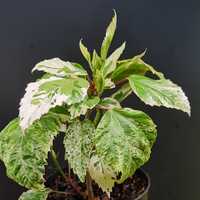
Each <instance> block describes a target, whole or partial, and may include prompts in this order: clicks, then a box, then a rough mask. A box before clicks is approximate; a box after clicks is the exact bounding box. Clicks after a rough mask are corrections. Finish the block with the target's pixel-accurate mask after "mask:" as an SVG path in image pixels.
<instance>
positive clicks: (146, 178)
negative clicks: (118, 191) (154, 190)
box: [47, 169, 151, 200]
mask: <svg viewBox="0 0 200 200" xmlns="http://www.w3.org/2000/svg"><path fill="white" fill-rule="evenodd" d="M136 173H137V176H139V177H140V178H141V179H143V180H144V181H145V182H146V188H145V190H144V192H143V193H141V194H140V195H139V196H138V197H137V198H135V197H133V196H132V197H131V196H130V198H129V200H148V193H149V189H150V186H151V181H150V177H149V175H148V174H147V173H146V172H145V171H144V170H143V169H138V170H137V171H136ZM55 177H56V176H55V175H51V176H50V177H48V179H47V180H48V181H47V187H50V186H51V184H48V182H52V180H53V179H54V178H55ZM53 182H54V181H53Z"/></svg>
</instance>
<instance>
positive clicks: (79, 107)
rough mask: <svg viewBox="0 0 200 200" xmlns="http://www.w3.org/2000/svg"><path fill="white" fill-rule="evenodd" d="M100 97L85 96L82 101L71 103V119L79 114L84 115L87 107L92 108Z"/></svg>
mask: <svg viewBox="0 0 200 200" xmlns="http://www.w3.org/2000/svg"><path fill="white" fill-rule="evenodd" d="M99 101H100V99H99V97H97V96H93V97H87V98H86V99H85V100H84V101H83V102H80V103H76V104H73V105H71V106H70V107H69V109H68V110H69V112H70V115H71V119H74V118H76V117H79V116H80V115H85V114H86V112H87V111H88V109H92V108H94V107H95V106H96V105H97V104H98V103H99Z"/></svg>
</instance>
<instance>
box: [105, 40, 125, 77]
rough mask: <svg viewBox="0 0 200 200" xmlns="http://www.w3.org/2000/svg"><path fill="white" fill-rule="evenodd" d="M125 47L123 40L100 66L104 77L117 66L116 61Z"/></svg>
mask: <svg viewBox="0 0 200 200" xmlns="http://www.w3.org/2000/svg"><path fill="white" fill-rule="evenodd" d="M125 47H126V43H125V42H124V43H123V44H122V45H121V46H120V47H119V48H117V49H116V50H115V51H114V52H113V53H112V54H111V55H110V56H109V57H108V58H107V59H106V60H105V63H104V65H103V66H102V71H103V75H104V77H106V76H108V75H109V74H110V73H112V72H113V71H114V70H115V68H116V67H117V61H118V59H119V58H120V56H121V54H122V53H123V51H124V49H125Z"/></svg>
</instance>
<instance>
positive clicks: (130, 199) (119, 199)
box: [47, 169, 151, 200]
mask: <svg viewBox="0 0 200 200" xmlns="http://www.w3.org/2000/svg"><path fill="white" fill-rule="evenodd" d="M57 177H58V176H57V175H53V176H51V177H49V178H48V179H47V186H48V187H51V188H52V187H54V185H52V183H53V182H56V181H57ZM73 179H74V180H75V179H76V178H75V176H74V177H73ZM59 180H60V184H61V185H62V182H64V180H63V179H62V178H61V179H59ZM76 180H77V179H76ZM76 180H75V181H76ZM137 180H139V182H141V183H142V184H141V185H140V184H138V181H137ZM78 184H79V186H80V185H81V187H83V188H84V184H80V183H78ZM127 185H133V187H135V188H137V189H136V190H137V195H135V194H136V193H135V191H133V192H132V191H131V190H130V189H128V191H129V193H130V194H128V193H126V192H124V191H123V194H122V193H120V192H119V194H120V195H118V191H122V190H123V189H122V190H121V188H124V187H126V186H127ZM150 185H151V182H150V178H149V176H148V174H147V173H146V172H145V171H144V170H142V169H138V170H137V171H136V173H135V175H134V176H133V178H129V179H128V180H126V181H125V182H124V183H122V184H120V185H118V186H115V188H114V189H113V193H111V198H110V200H148V192H149V188H150ZM96 186H97V185H94V190H96V189H97V187H96ZM62 187H63V186H61V187H60V188H62ZM133 187H130V188H133ZM61 190H63V188H62V189H61ZM65 191H66V190H65ZM97 191H98V190H97ZM97 191H95V192H96V193H97V194H98V195H99V196H100V200H107V199H108V198H105V195H103V193H102V192H100V193H99V192H97ZM123 196H124V197H123ZM65 199H66V198H61V197H58V198H57V197H50V198H48V200H65ZM69 199H73V200H83V198H81V197H80V196H77V198H76V197H73V198H69Z"/></svg>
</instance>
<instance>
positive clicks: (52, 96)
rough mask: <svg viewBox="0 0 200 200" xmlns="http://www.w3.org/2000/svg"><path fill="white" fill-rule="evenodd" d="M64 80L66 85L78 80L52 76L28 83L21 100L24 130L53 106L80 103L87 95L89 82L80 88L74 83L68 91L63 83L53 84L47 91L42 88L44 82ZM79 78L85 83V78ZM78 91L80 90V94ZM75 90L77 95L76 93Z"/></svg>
mask: <svg viewBox="0 0 200 200" xmlns="http://www.w3.org/2000/svg"><path fill="white" fill-rule="evenodd" d="M63 80H64V81H66V87H67V83H71V81H72V82H73V81H74V82H75V81H77V80H76V79H72V80H70V79H66V80H65V79H63V78H59V77H50V78H48V79H41V80H40V81H37V82H33V83H29V84H28V86H27V88H26V93H25V95H24V97H23V98H22V100H21V102H20V108H19V117H20V126H21V127H22V129H23V130H25V129H27V128H28V127H29V126H30V125H31V124H32V123H33V122H34V121H35V120H37V119H40V117H41V116H42V115H44V114H46V113H48V111H49V110H50V109H51V108H54V107H56V106H61V105H63V104H65V103H66V104H68V105H71V104H73V103H78V102H80V101H82V100H83V99H84V98H85V97H86V95H87V89H88V85H87V83H86V84H85V85H83V86H82V87H80V88H79V87H78V86H77V85H74V86H73V85H72V88H71V89H69V90H66V92H62V90H63V88H62V87H64V86H63V84H62V85H60V88H55V86H54V85H53V86H52V90H51V85H50V88H48V90H47V91H45V90H41V89H40V87H41V86H42V85H43V84H46V83H51V82H53V81H63ZM78 80H81V81H84V83H85V80H84V79H80V78H79V79H78ZM73 87H74V88H73ZM76 87H77V88H76ZM77 91H78V92H79V93H78V94H77ZM75 92H76V96H75V94H74V93H75ZM73 95H74V98H73ZM77 95H78V96H77Z"/></svg>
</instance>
